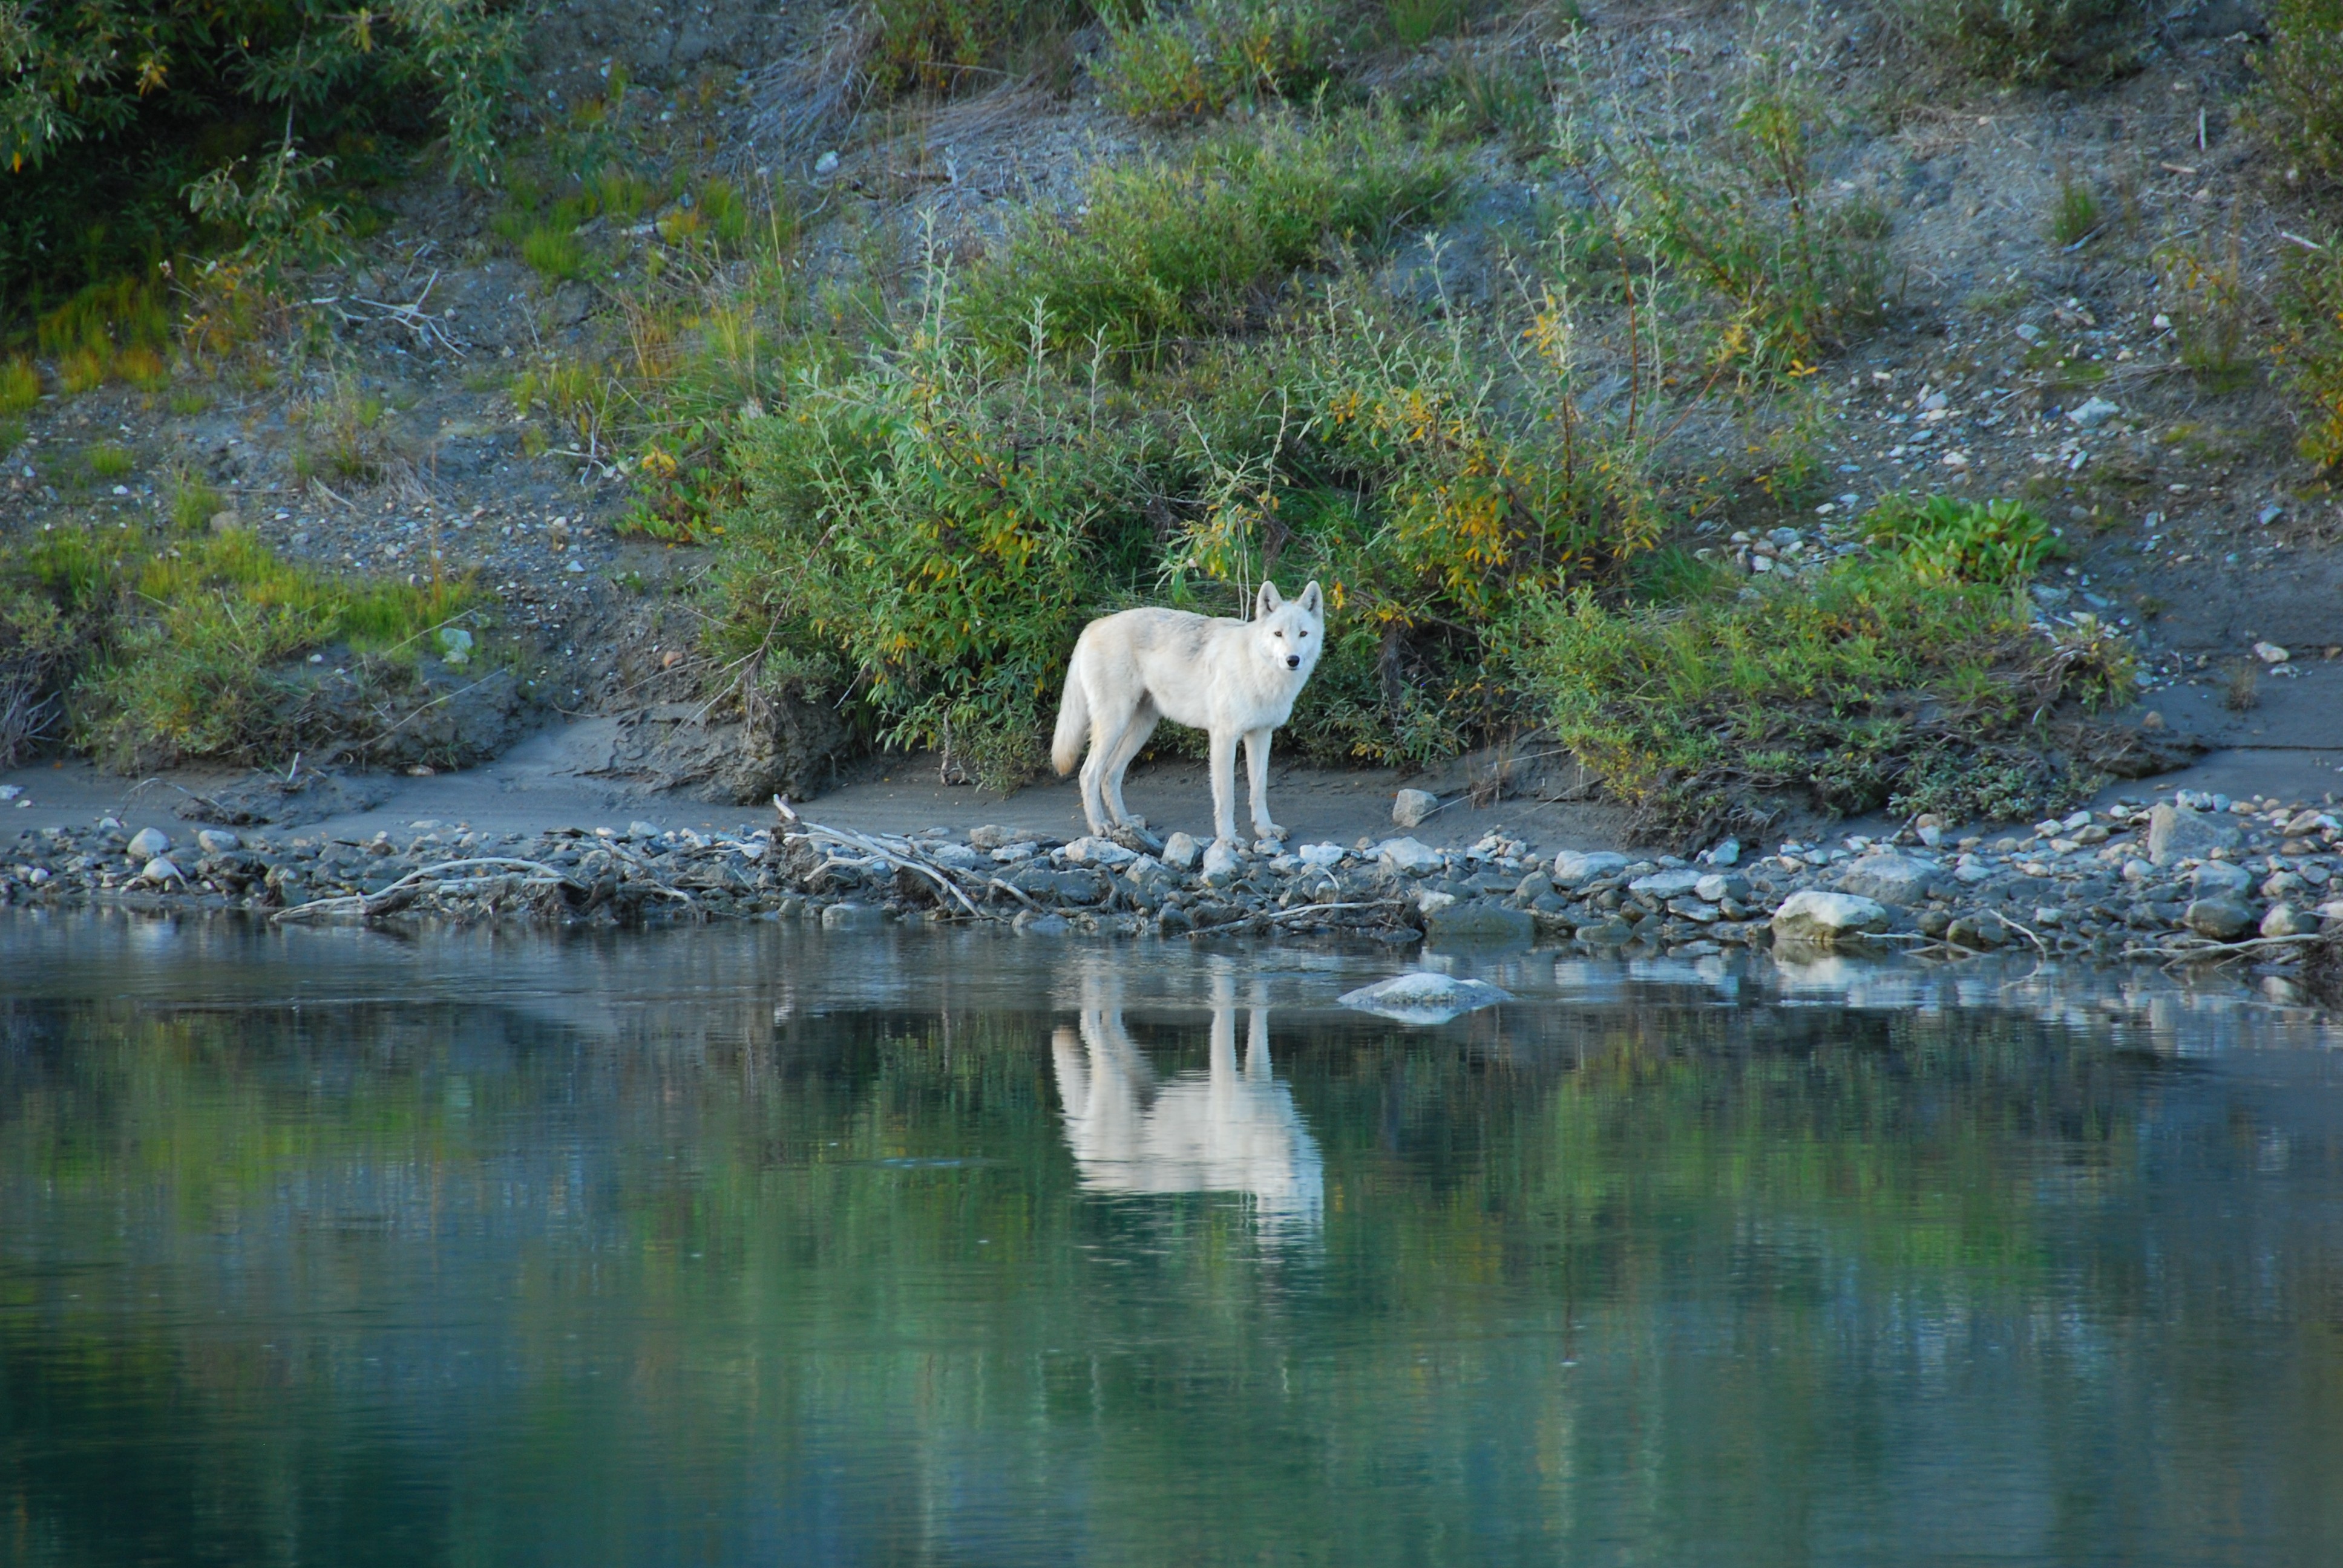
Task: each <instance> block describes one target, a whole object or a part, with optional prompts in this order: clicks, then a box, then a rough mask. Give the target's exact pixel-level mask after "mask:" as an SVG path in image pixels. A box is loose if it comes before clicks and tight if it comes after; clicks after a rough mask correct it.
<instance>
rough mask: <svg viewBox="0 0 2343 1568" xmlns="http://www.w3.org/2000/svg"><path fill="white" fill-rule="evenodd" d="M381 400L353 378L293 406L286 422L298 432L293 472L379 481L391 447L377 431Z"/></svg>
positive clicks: (305, 476) (358, 481)
mask: <svg viewBox="0 0 2343 1568" xmlns="http://www.w3.org/2000/svg"><path fill="white" fill-rule="evenodd" d="M382 416H383V404H382V399H381V398H379V397H375V396H373V395H372V394H370V393H368V392H367V391H365V390H364V389H363V388H361V387H359V386H358V384H357V382H356V381H355V380H354V379H352V378H350V377H347V376H343V377H336V378H335V379H334V381H333V383H332V384H331V386H330V387H328V389H327V392H326V393H325V395H324V396H322V397H313V398H308V399H306V400H304V401H302V402H300V403H298V404H296V405H295V406H294V407H292V408H291V409H290V410H289V411H288V417H289V418H290V420H291V421H292V423H293V424H294V426H295V427H297V428H298V429H299V431H300V432H301V439H300V444H299V446H298V447H297V448H296V450H295V452H294V471H295V472H296V473H297V475H299V476H300V477H302V478H303V479H305V480H307V479H310V478H315V477H333V478H335V479H339V480H345V481H348V482H351V483H356V484H371V483H373V482H374V481H375V480H377V479H378V478H380V477H382V472H383V467H384V465H385V463H386V462H387V460H388V459H389V457H390V445H389V442H388V441H387V439H386V437H385V435H384V432H383V430H382V428H381V426H382Z"/></svg>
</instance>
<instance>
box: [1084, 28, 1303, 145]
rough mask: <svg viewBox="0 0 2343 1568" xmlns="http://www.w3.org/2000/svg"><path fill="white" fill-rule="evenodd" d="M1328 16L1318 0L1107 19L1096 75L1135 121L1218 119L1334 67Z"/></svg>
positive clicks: (1297, 90)
mask: <svg viewBox="0 0 2343 1568" xmlns="http://www.w3.org/2000/svg"><path fill="white" fill-rule="evenodd" d="M1331 63H1332V17H1331V15H1329V13H1328V11H1327V9H1326V7H1325V6H1324V5H1322V4H1321V3H1320V0H1197V3H1196V4H1194V5H1191V6H1189V7H1188V8H1187V9H1186V10H1184V11H1174V10H1172V9H1171V8H1170V7H1169V6H1165V5H1150V6H1148V7H1146V8H1145V9H1144V11H1143V12H1142V13H1141V15H1137V16H1135V17H1132V18H1131V19H1129V20H1117V19H1115V18H1114V17H1113V16H1112V15H1109V18H1108V21H1107V42H1106V46H1105V48H1103V49H1102V50H1101V51H1100V53H1099V58H1098V63H1097V64H1096V65H1094V66H1093V67H1092V74H1093V75H1095V76H1096V77H1097V79H1098V81H1099V83H1100V85H1101V86H1102V87H1104V89H1105V94H1106V97H1107V100H1108V101H1109V102H1110V103H1111V104H1113V105H1114V106H1115V107H1117V108H1119V109H1121V111H1122V112H1123V113H1125V114H1127V115H1131V116H1135V117H1138V118H1141V119H1152V120H1176V119H1191V118H1196V117H1199V116H1206V115H1216V114H1218V113H1220V112H1221V111H1222V109H1224V108H1226V107H1228V106H1229V105H1231V104H1232V103H1235V102H1238V101H1239V100H1250V101H1255V102H1258V101H1261V100H1264V99H1275V98H1279V97H1291V96H1294V95H1299V94H1302V93H1306V92H1307V91H1309V89H1310V88H1312V86H1314V85H1317V84H1318V83H1319V82H1321V81H1322V80H1324V78H1325V76H1326V73H1327V70H1328V67H1329V65H1330V64H1331Z"/></svg>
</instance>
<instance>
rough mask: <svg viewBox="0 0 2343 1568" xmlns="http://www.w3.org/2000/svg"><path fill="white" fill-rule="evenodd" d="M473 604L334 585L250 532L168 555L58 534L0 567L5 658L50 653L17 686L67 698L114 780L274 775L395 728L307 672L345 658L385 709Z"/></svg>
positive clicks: (145, 545)
mask: <svg viewBox="0 0 2343 1568" xmlns="http://www.w3.org/2000/svg"><path fill="white" fill-rule="evenodd" d="M472 598H473V594H472V590H471V588H470V586H469V585H468V584H445V585H439V586H431V587H422V588H413V587H408V586H407V585H404V584H398V583H387V582H386V583H365V582H360V581H356V580H352V579H347V578H334V577H327V576H326V575H324V574H322V573H318V572H315V571H311V570H309V569H307V568H302V567H298V566H295V565H292V564H290V563H288V562H286V561H284V560H282V559H280V558H278V557H277V556H276V555H275V554H274V553H273V552H271V551H270V550H269V548H267V546H266V545H265V544H263V543H262V542H261V541H260V539H259V538H258V536H257V535H255V534H253V533H250V532H248V531H244V530H230V531H228V532H226V533H223V534H218V535H212V536H204V537H198V538H183V539H182V541H181V542H180V543H179V544H178V545H177V546H176V548H158V547H157V546H156V544H155V542H153V541H151V540H149V539H148V538H146V536H145V535H143V534H141V533H139V532H138V531H136V529H113V528H108V529H104V530H93V529H87V528H58V529H55V530H53V531H49V532H45V533H42V534H40V535H38V536H36V537H35V538H31V539H28V540H26V541H25V542H24V543H22V544H20V545H17V546H15V547H12V548H8V549H7V550H5V552H0V649H5V646H6V645H8V644H10V643H11V642H13V643H14V644H16V645H21V646H23V647H25V648H40V649H45V650H46V654H47V657H46V658H45V659H44V660H37V661H19V666H21V668H18V667H11V668H16V673H15V676H14V677H13V678H15V679H16V680H18V681H19V682H23V681H25V680H32V681H35V682H38V683H39V684H41V685H42V686H43V687H45V688H47V689H54V690H56V691H58V692H60V693H62V694H63V695H64V697H65V706H66V710H67V715H68V719H69V722H70V724H71V727H72V731H73V735H74V738H75V740H76V741H77V742H78V743H79V744H80V745H82V746H83V747H85V748H86V749H88V750H90V751H91V752H93V753H94V754H95V755H96V756H97V757H99V758H100V759H102V760H105V761H106V762H107V763H108V764H109V765H110V766H114V767H116V768H121V769H137V768H148V767H156V766H161V765H166V764H169V763H172V762H176V761H181V760H186V759H214V760H219V761H232V762H276V761H280V760H281V759H283V758H284V757H286V756H289V755H290V753H291V752H292V750H294V749H298V748H302V747H305V746H306V747H309V748H313V749H314V748H316V747H317V746H320V745H323V744H327V743H330V742H336V741H339V742H342V743H345V744H357V745H363V744H364V743H365V742H366V740H367V739H368V730H369V729H370V728H379V727H382V726H385V725H387V724H389V723H393V722H396V719H395V718H394V717H387V714H389V713H390V712H391V710H392V709H394V708H395V706H396V705H395V704H394V703H392V702H390V701H387V700H377V702H375V703H373V704H369V703H368V702H367V701H362V700H360V701H351V702H347V703H342V704H329V703H327V702H326V701H325V700H323V699H322V696H321V691H320V689H319V687H318V685H317V678H316V676H315V675H314V674H313V673H312V672H311V670H310V668H309V667H307V665H305V664H303V663H302V662H300V661H301V660H302V658H303V656H305V655H307V653H309V652H310V651H312V650H314V649H317V648H325V647H327V646H334V647H337V648H347V650H348V652H349V654H350V656H351V658H353V659H354V660H355V661H357V662H359V663H362V664H364V665H366V666H367V670H366V672H365V673H367V674H368V675H370V676H371V677H372V689H371V691H370V692H369V693H368V695H371V696H372V697H374V698H376V699H385V698H387V696H388V695H389V694H391V693H393V692H395V690H396V689H397V686H398V685H399V680H398V677H400V676H401V675H404V674H407V673H410V672H411V670H412V668H413V666H414V663H415V660H416V659H417V657H418V654H419V652H420V648H419V640H420V639H421V638H422V637H423V634H424V633H426V632H427V631H428V630H429V629H430V628H432V627H434V626H437V625H438V624H440V623H442V622H444V621H445V620H447V618H449V617H451V616H454V615H457V614H459V613H461V612H463V611H464V610H465V609H466V608H468V606H469V605H470V603H471V602H472ZM369 713H371V717H368V715H369Z"/></svg>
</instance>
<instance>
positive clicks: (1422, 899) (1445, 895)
mask: <svg viewBox="0 0 2343 1568" xmlns="http://www.w3.org/2000/svg"><path fill="white" fill-rule="evenodd" d="M1456 902H1457V898H1456V895H1455V894H1453V893H1451V892H1446V891H1443V890H1441V889H1439V888H1422V889H1419V890H1417V891H1416V895H1415V908H1416V912H1417V913H1418V914H1422V915H1425V916H1431V915H1436V914H1438V913H1440V912H1441V911H1442V910H1446V909H1449V908H1451V907H1453V905H1454V904H1455V903H1456Z"/></svg>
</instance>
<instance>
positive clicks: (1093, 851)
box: [1061, 837, 1139, 866]
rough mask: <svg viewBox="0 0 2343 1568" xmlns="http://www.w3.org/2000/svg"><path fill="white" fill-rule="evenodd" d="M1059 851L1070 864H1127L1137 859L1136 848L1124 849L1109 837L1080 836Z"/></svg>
mask: <svg viewBox="0 0 2343 1568" xmlns="http://www.w3.org/2000/svg"><path fill="white" fill-rule="evenodd" d="M1061 852H1062V853H1063V854H1064V855H1065V857H1066V863H1067V864H1068V865H1071V866H1128V865H1130V864H1131V862H1132V861H1133V860H1136V859H1139V855H1138V852H1137V851H1136V850H1132V849H1124V848H1123V847H1122V846H1121V845H1120V844H1118V843H1116V842H1115V841H1114V840H1113V839H1094V838H1089V837H1083V838H1080V839H1075V840H1074V841H1073V842H1072V843H1071V844H1069V845H1067V846H1066V847H1065V849H1064V850H1063V851H1061Z"/></svg>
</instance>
